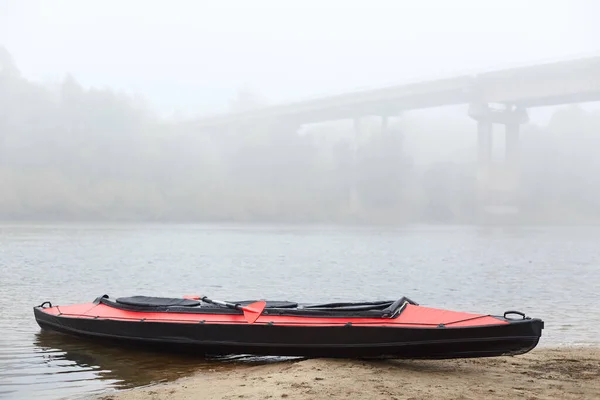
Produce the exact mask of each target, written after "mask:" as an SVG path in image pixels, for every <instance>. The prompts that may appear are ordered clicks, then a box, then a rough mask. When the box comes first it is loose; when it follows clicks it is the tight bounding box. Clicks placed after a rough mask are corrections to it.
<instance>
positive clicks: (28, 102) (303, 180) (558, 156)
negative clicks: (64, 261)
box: [0, 48, 600, 223]
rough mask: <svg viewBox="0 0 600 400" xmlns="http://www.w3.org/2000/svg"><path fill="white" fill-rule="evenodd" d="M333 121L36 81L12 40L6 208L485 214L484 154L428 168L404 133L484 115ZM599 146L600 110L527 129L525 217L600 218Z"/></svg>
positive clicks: (5, 115) (427, 217) (66, 217)
mask: <svg viewBox="0 0 600 400" xmlns="http://www.w3.org/2000/svg"><path fill="white" fill-rule="evenodd" d="M236 107H237V108H238V109H239V108H243V107H242V106H240V105H239V104H237V105H236ZM415 126H416V127H418V129H417V128H415ZM324 129H325V128H323V127H315V128H310V129H308V130H307V132H304V134H302V135H300V134H298V127H297V126H292V125H287V126H286V125H281V124H279V125H274V124H270V125H267V124H265V125H263V126H259V125H253V126H241V127H237V128H236V127H233V128H231V129H224V130H222V131H220V132H198V131H197V130H195V129H193V128H192V124H189V123H185V122H167V121H164V120H161V119H159V118H158V117H157V116H156V115H155V114H154V113H153V112H152V111H151V110H150V109H149V108H148V107H147V106H146V105H145V104H144V103H143V102H142V101H140V100H139V99H135V98H132V97H130V96H127V95H124V94H119V93H117V92H115V91H113V90H111V89H95V88H89V89H87V88H84V87H82V86H81V85H80V84H79V83H78V82H77V81H76V79H75V78H73V77H71V76H67V77H66V78H65V79H64V80H62V81H61V82H60V83H59V84H57V85H55V86H46V85H41V84H39V83H35V82H31V81H28V80H27V79H24V78H23V77H22V76H21V75H20V74H19V71H18V68H17V66H16V65H15V63H14V61H13V60H12V59H11V58H10V55H9V54H8V52H6V51H5V50H3V49H2V48H0V220H20V221H24V220H29V221H44V220H53V221H54V220H61V221H79V220H81V221H174V222H217V221H231V222H250V221H252V222H276V221H277V222H316V223H338V222H364V223H403V222H444V223H470V222H476V221H477V218H478V215H477V212H476V210H477V197H476V172H477V170H476V168H475V164H474V162H473V160H468V161H466V162H461V163H459V162H448V161H445V162H438V163H430V164H428V165H426V166H422V165H418V164H416V163H415V162H414V160H413V158H412V157H411V155H410V152H409V151H408V150H407V145H406V143H405V141H406V138H407V137H409V136H410V134H411V130H415V129H417V130H419V134H421V135H424V134H426V132H427V131H428V130H436V131H437V132H439V131H440V130H441V131H444V130H445V129H448V132H447V134H448V135H452V134H453V132H452V130H456V129H465V130H469V131H473V132H474V129H475V128H474V123H473V122H472V121H468V120H467V119H465V125H464V127H457V126H453V127H445V125H444V123H440V122H438V123H435V124H434V123H432V122H429V121H416V122H415V121H413V123H412V124H404V125H396V126H392V127H391V132H390V133H389V134H387V135H381V134H378V133H377V128H376V127H372V131H371V134H370V135H367V138H366V140H364V141H363V142H362V143H361V144H360V146H359V148H358V150H357V151H355V150H354V148H353V143H352V140H350V139H351V138H352V131H351V128H343V129H341V130H339V131H336V132H332V134H333V133H335V134H339V139H338V140H336V141H335V142H333V143H329V144H325V145H324V144H323V143H321V141H322V137H323V136H322V135H326V134H327V132H324V131H323V130H324ZM367 131H368V127H367ZM444 133H446V132H444ZM474 135H475V134H474V133H473V138H474ZM599 145H600V114H599V113H590V112H586V111H583V110H581V109H580V108H577V107H568V108H565V109H564V110H561V111H558V112H557V113H556V114H555V115H554V117H553V118H552V120H551V122H550V123H549V124H548V126H545V127H535V126H528V127H525V128H524V129H523V132H522V156H521V159H522V165H521V184H520V189H519V200H518V202H519V205H520V207H521V210H522V212H521V213H520V216H519V219H520V221H521V222H526V223H530V222H587V221H592V222H593V221H599V220H600V207H598V205H600V189H599V187H598V182H599V181H600V179H599V178H600V158H598V146H599ZM431 146H436V143H435V142H433V141H432V142H431ZM468 146H471V147H472V149H471V150H472V152H474V151H475V149H474V142H473V143H470V144H468ZM473 159H474V157H473Z"/></svg>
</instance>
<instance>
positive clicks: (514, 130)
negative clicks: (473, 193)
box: [469, 103, 528, 220]
mask: <svg viewBox="0 0 600 400" xmlns="http://www.w3.org/2000/svg"><path fill="white" fill-rule="evenodd" d="M469 116H470V117H471V118H473V119H475V120H476V121H477V131H478V144H477V149H478V150H477V152H478V153H477V160H478V167H477V168H478V171H477V200H478V208H479V210H478V211H479V213H478V214H479V217H480V220H488V219H489V218H488V217H489V216H492V214H496V215H497V214H502V215H506V214H507V213H508V214H516V213H518V207H519V202H518V190H519V184H518V182H519V166H518V163H519V153H518V148H519V128H520V126H521V124H524V123H526V122H527V121H528V115H527V111H526V110H524V109H519V108H515V107H513V106H506V107H505V108H501V109H493V108H490V106H489V105H488V104H485V103H484V104H472V105H471V106H470V107H469ZM494 123H496V124H501V125H504V126H505V157H504V160H503V162H502V163H500V165H495V163H493V162H492V148H493V143H492V128H493V124H494Z"/></svg>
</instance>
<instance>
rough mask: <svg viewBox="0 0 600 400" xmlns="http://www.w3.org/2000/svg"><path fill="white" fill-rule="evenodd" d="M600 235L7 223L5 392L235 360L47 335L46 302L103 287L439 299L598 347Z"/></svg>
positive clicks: (47, 392)
mask: <svg viewBox="0 0 600 400" xmlns="http://www.w3.org/2000/svg"><path fill="white" fill-rule="evenodd" d="M598 243H600V228H593V227H587V228H582V227H577V228H575V227H560V228H557V227H543V228H475V227H426V226H425V227H424V226H417V227H406V228H399V229H383V228H360V229H359V228H331V227H311V228H308V227H302V228H298V227H251V228H250V227H226V226H177V225H164V226H106V225H105V226H83V225H71V226H31V225H29V226H23V225H21V226H19V225H13V226H10V225H0V279H1V283H0V309H1V310H2V313H1V314H0V332H2V334H1V335H0V398H11V399H12V398H39V399H57V398H79V397H82V396H86V395H89V394H91V393H101V392H105V391H107V390H115V389H122V388H129V387H133V386H140V385H147V384H151V383H154V382H161V381H166V380H171V379H175V378H177V377H180V376H185V375H188V374H191V373H193V372H195V371H197V370H198V369H200V370H202V369H219V368H230V367H231V364H232V361H231V360H229V361H227V362H223V361H214V360H199V359H194V358H191V357H185V356H174V355H169V354H155V353H149V352H144V351H141V350H138V351H133V350H128V349H123V348H113V347H104V346H102V345H97V344H94V343H90V342H84V341H79V340H76V339H73V338H70V337H68V336H64V335H60V334H54V333H51V332H41V331H40V329H39V327H38V326H37V324H36V323H35V320H34V318H33V312H32V307H33V306H34V305H38V304H40V303H42V302H43V301H46V300H50V301H52V303H53V304H59V305H60V304H68V303H79V302H87V301H91V300H93V299H94V298H95V297H97V296H100V295H102V294H105V293H106V294H109V295H110V296H111V297H116V296H125V295H134V294H145V295H160V296H181V295H184V294H203V295H208V296H209V297H211V296H212V297H213V298H218V299H226V300H228V299H229V300H232V299H240V298H248V299H253V298H254V299H256V298H265V297H267V298H272V299H279V300H295V301H330V300H371V299H391V298H399V297H401V296H403V295H406V296H408V297H410V298H412V299H413V300H415V301H417V302H419V303H421V304H423V305H428V306H433V307H442V308H450V309H458V310H463V311H472V312H483V313H494V314H500V313H502V312H504V311H505V310H509V309H517V310H521V311H524V312H526V313H527V314H528V315H530V316H534V317H540V318H542V319H544V320H545V321H546V329H545V330H544V332H543V337H542V340H541V342H540V346H557V345H566V344H584V345H589V344H592V345H596V344H600V343H599V342H600V338H599V337H598V328H597V327H598V326H599V324H600V292H599V291H598V290H597V289H596V288H597V287H598V286H600V248H599V247H598ZM242 361H248V360H242ZM265 361H266V360H265V359H257V360H250V362H265Z"/></svg>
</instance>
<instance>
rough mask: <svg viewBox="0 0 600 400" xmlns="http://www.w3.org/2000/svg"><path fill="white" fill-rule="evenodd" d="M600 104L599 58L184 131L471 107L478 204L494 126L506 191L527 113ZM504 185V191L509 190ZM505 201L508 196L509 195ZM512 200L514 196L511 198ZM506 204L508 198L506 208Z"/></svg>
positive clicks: (231, 118)
mask: <svg viewBox="0 0 600 400" xmlns="http://www.w3.org/2000/svg"><path fill="white" fill-rule="evenodd" d="M589 101H600V57H589V58H581V59H574V60H569V61H561V62H554V63H547V64H540V65H532V66H527V67H519V68H511V69H504V70H498V71H493V72H485V73H480V74H475V75H463V76H458V77H455V78H450V79H440V80H432V81H426V82H419V83H413V84H406V85H398V86H391V87H386V88H380V89H374V90H364V91H356V92H351V93H345V94H340V95H335V96H327V97H322V98H317V99H312V100H305V101H298V102H293V103H287V104H280V105H274V106H270V107H265V108H261V109H255V110H251V111H246V112H239V113H230V114H224V115H218V116H213V117H207V118H202V119H199V120H196V121H194V122H192V123H191V124H190V125H191V126H190V125H188V128H192V129H193V130H199V131H202V130H204V131H213V132H215V131H216V132H218V131H220V130H222V129H224V130H228V129H229V128H232V127H233V128H234V130H235V126H244V125H250V126H253V125H254V124H258V126H260V125H261V124H264V123H267V124H273V123H275V124H278V123H283V124H286V125H298V126H300V125H302V124H308V123H318V122H325V121H333V120H340V119H353V120H354V122H355V130H356V132H357V133H359V131H360V119H361V118H362V117H366V116H380V117H381V131H382V133H385V132H386V130H387V126H388V118H389V117H392V116H397V115H400V114H402V113H403V112H405V111H409V110H416V109H426V108H433V107H441V106H451V105H460V104H468V105H469V116H470V117H471V118H473V119H474V120H475V121H477V124H478V128H477V132H478V162H479V170H478V180H479V189H480V190H479V195H480V196H479V198H480V201H481V203H482V204H492V203H494V197H496V196H497V193H498V191H497V190H496V191H494V190H493V187H492V186H493V185H490V182H494V181H498V179H496V178H497V177H494V176H492V175H493V172H492V168H491V154H492V145H493V144H492V126H493V124H501V125H504V126H505V135H506V142H505V143H506V145H505V152H506V167H505V168H504V173H503V175H504V178H503V179H501V180H504V181H508V182H509V183H508V185H504V186H505V188H504V189H503V190H504V191H505V192H512V193H515V192H516V189H515V188H516V187H517V186H518V185H517V184H518V143H519V127H520V125H521V124H523V123H526V122H527V121H528V115H527V109H528V108H532V107H541V106H552V105H559V104H567V103H580V102H589ZM507 187H508V189H507ZM508 197H510V196H508ZM513 197H514V196H513ZM510 202H511V200H509V201H508V203H510Z"/></svg>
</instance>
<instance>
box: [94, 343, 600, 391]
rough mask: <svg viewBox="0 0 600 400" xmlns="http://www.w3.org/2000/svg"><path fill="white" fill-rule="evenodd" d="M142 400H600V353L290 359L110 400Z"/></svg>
mask: <svg viewBox="0 0 600 400" xmlns="http://www.w3.org/2000/svg"><path fill="white" fill-rule="evenodd" d="M100 398H101V399H103V400H109V399H110V400H142V399H173V400H183V399H282V398H284V399H302V400H305V399H330V400H335V399H344V400H349V399H381V400H383V399H386V400H388V399H398V400H400V399H403V400H408V399H412V400H417V399H462V400H471V399H473V400H475V399H527V400H534V399H553V400H559V399H560V400H568V399H600V348H590V347H575V348H538V349H534V350H533V351H531V352H530V353H528V354H524V355H520V356H512V357H495V358H485V359H462V360H434V361H416V360H387V361H360V360H357V361H355V360H332V359H315V360H300V361H286V362H281V363H275V364H267V365H259V366H240V367H236V368H234V369H231V370H226V371H222V370H221V371H216V370H215V371H212V372H211V371H209V372H206V371H202V372H199V373H198V374H196V375H194V376H191V377H188V378H182V379H180V380H177V381H174V382H170V383H164V384H158V385H155V386H149V387H145V388H138V389H132V390H128V391H123V392H118V393H116V394H111V395H104V396H102V397H100Z"/></svg>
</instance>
